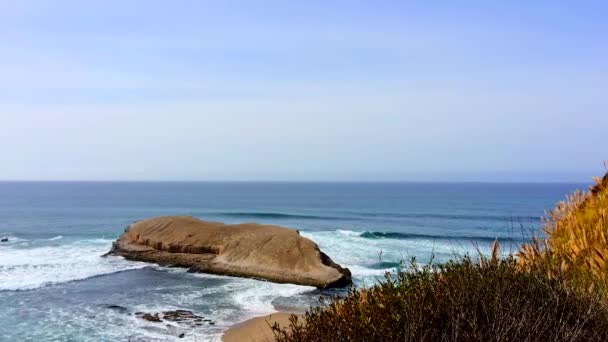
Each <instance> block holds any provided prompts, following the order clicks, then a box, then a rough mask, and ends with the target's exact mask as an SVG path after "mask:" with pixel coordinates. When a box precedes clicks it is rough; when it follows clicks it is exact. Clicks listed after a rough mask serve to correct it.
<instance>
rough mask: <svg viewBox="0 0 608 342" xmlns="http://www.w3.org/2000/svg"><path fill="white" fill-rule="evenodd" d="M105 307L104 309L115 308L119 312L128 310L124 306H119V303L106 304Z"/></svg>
mask: <svg viewBox="0 0 608 342" xmlns="http://www.w3.org/2000/svg"><path fill="white" fill-rule="evenodd" d="M105 307H106V309H110V310H115V311H118V312H120V313H127V312H128V311H129V309H127V308H125V307H124V306H120V305H114V304H109V305H106V306H105ZM140 313H141V312H140Z"/></svg>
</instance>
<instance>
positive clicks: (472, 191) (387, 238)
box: [0, 182, 587, 341]
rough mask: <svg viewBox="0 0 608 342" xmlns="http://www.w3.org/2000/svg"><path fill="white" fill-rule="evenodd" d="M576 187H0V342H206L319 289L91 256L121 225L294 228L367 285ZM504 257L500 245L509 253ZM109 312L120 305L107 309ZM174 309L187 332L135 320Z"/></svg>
mask: <svg viewBox="0 0 608 342" xmlns="http://www.w3.org/2000/svg"><path fill="white" fill-rule="evenodd" d="M586 187H587V185H586V184H563V183H560V184H557V183H551V184H549V183H547V184H532V183H529V184H514V183H509V184H490V183H246V182H243V183H203V182H197V183H187V182H166V183H160V182H158V183H146V182H141V183H129V182H0V238H1V237H8V239H9V241H8V242H4V243H0V340H1V341H24V340H35V341H127V340H131V341H139V340H141V341H151V340H159V341H166V340H169V341H171V340H180V341H219V340H220V336H221V333H222V331H224V330H225V329H226V328H227V327H229V326H230V325H232V324H234V323H237V322H240V321H243V320H245V319H248V318H250V317H253V316H257V315H263V314H267V313H271V312H273V311H276V310H303V309H305V308H306V307H307V305H309V304H311V303H314V302H315V301H316V300H317V298H318V297H319V296H327V295H331V294H332V293H335V292H332V291H319V290H316V289H314V288H310V287H305V286H298V285H290V284H274V283H270V282H264V281H259V280H254V279H243V278H233V277H225V276H214V275H205V274H192V273H187V272H185V271H184V270H182V269H175V268H166V267H160V266H156V265H150V264H145V263H141V262H132V261H127V260H124V259H122V258H120V257H108V258H101V257H100V256H101V255H102V254H104V253H105V252H107V251H108V250H109V249H110V246H111V243H112V241H113V240H114V239H116V238H117V237H118V236H119V235H120V233H121V232H122V231H123V230H124V228H125V227H126V226H127V225H129V224H130V223H132V222H134V221H136V220H141V219H144V218H147V217H152V216H159V215H192V216H195V217H198V218H201V219H204V220H213V221H222V222H228V223H237V222H258V223H270V224H278V225H282V226H287V227H291V228H295V229H299V230H300V232H301V234H302V235H303V236H305V237H308V238H310V239H312V240H314V241H315V242H317V244H319V246H320V248H321V249H322V250H323V251H325V252H326V253H327V254H328V255H329V256H330V257H331V258H332V259H333V260H334V261H336V262H338V263H340V264H342V265H344V266H347V267H349V268H350V269H351V271H352V273H353V276H354V282H355V284H356V285H357V286H368V285H371V284H373V283H374V282H376V281H377V279H379V278H382V276H383V274H384V273H385V272H387V271H392V270H394V267H395V265H397V264H398V263H399V262H400V261H401V260H408V259H410V258H411V257H416V258H417V260H418V261H420V262H422V263H424V262H425V261H428V260H430V258H431V256H432V255H434V257H435V260H438V261H445V260H448V259H449V258H450V257H452V256H454V255H456V254H463V253H466V252H475V253H476V251H477V249H478V248H479V250H481V251H482V252H483V251H487V250H488V248H489V246H490V244H491V242H492V241H493V240H494V239H495V238H498V239H499V240H501V241H502V246H503V250H504V249H506V250H507V251H508V250H509V248H516V246H517V244H518V243H520V242H521V240H522V236H525V235H527V234H528V233H529V232H530V231H531V230H536V229H538V228H539V225H540V218H541V216H543V214H544V211H545V210H547V209H550V208H552V207H553V206H554V205H555V203H556V202H557V201H560V200H562V199H563V198H564V196H565V194H567V193H570V192H572V191H574V190H575V189H586ZM511 246H512V247H511ZM109 305H120V306H123V307H125V308H126V310H116V309H115V308H114V309H113V308H111V307H108V306H109ZM169 309H187V310H192V311H194V312H195V313H197V314H199V315H202V316H205V317H208V318H210V319H212V320H213V321H214V323H215V325H210V324H206V325H203V326H200V327H198V328H195V329H187V328H184V327H181V326H179V325H173V324H171V325H166V324H164V323H152V322H147V321H143V320H141V319H139V318H137V317H135V316H134V315H133V314H132V313H134V312H137V311H144V312H158V311H163V310H169ZM181 333H185V336H184V337H183V338H182V339H180V338H179V337H178V336H179V335H180V334H181Z"/></svg>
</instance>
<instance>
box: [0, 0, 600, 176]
mask: <svg viewBox="0 0 608 342" xmlns="http://www.w3.org/2000/svg"><path fill="white" fill-rule="evenodd" d="M606 17H608V5H606V4H604V3H603V2H602V1H597V2H593V1H584V2H559V3H558V2H556V1H535V2H530V1H509V2H507V1H494V2H490V1H454V2H449V3H448V2H443V1H420V2H405V1H395V2H391V1H376V2H371V1H370V2H357V1H343V2H341V1H335V2H331V3H330V2H326V1H306V2H300V3H299V4H295V3H294V2H288V1H276V2H275V1H264V2H254V1H247V2H236V1H216V2H209V1H174V2H167V1H99V2H97V3H93V2H89V1H19V2H16V1H15V2H13V1H0V41H1V42H2V44H0V157H1V158H2V163H1V165H2V167H0V179H9V180H16V179H37V180H366V181H385V180H386V181H391V180H411V181H587V180H589V179H590V177H591V176H593V175H599V174H601V173H602V172H603V171H604V167H603V165H602V161H603V160H606V159H608V138H607V136H608V135H607V134H606V133H607V128H608V103H607V102H608V101H607V95H608V21H607V20H606V19H605V18H606Z"/></svg>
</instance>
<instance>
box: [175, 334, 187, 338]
mask: <svg viewBox="0 0 608 342" xmlns="http://www.w3.org/2000/svg"><path fill="white" fill-rule="evenodd" d="M184 336H186V334H184V333H181V334H179V336H177V337H179V338H184Z"/></svg>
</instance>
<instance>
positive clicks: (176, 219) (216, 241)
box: [108, 216, 351, 288]
mask: <svg viewBox="0 0 608 342" xmlns="http://www.w3.org/2000/svg"><path fill="white" fill-rule="evenodd" d="M108 254H114V255H121V256H123V257H125V258H126V259H130V260H139V261H147V262H153V263H158V264H161V265H169V266H177V267H187V268H189V269H190V271H192V272H204V273H213V274H223V275H230V276H238V277H252V278H260V279H266V280H270V281H273V282H277V283H293V284H299V285H308V286H315V287H319V288H328V287H343V286H346V285H349V284H350V283H351V274H350V271H349V270H348V269H347V268H342V267H341V266H340V265H338V264H336V263H334V262H333V261H332V260H331V258H329V257H328V256H327V255H326V254H325V253H323V252H321V251H320V250H319V247H318V246H317V244H315V243H314V242H313V241H311V240H309V239H307V238H304V237H302V236H300V235H299V233H298V232H297V231H296V230H293V229H289V228H284V227H279V226H272V225H259V224H254V223H246V224H236V225H227V224H223V223H218V222H205V221H201V220H198V219H196V218H194V217H189V216H164V217H156V218H151V219H147V220H144V221H139V222H136V223H133V224H131V225H130V226H129V227H128V228H127V229H126V230H125V232H124V233H123V234H122V236H121V237H120V238H119V239H118V240H117V241H116V242H115V243H114V244H113V246H112V250H111V251H110V252H109V253H108Z"/></svg>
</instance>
